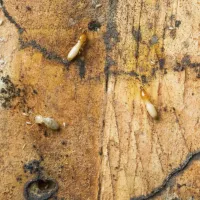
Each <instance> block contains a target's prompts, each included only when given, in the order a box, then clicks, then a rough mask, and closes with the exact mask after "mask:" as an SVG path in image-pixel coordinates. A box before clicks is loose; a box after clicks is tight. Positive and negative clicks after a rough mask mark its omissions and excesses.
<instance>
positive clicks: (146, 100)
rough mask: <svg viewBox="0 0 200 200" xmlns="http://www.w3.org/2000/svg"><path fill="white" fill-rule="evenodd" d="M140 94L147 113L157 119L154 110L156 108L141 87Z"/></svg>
mask: <svg viewBox="0 0 200 200" xmlns="http://www.w3.org/2000/svg"><path fill="white" fill-rule="evenodd" d="M140 96H141V98H142V100H143V101H144V103H145V106H146V109H147V112H148V113H149V115H150V116H151V117H152V118H154V119H158V113H157V111H156V108H155V106H154V105H153V104H152V103H151V101H150V98H149V95H148V94H147V93H146V91H145V90H144V88H143V87H141V88H140Z"/></svg>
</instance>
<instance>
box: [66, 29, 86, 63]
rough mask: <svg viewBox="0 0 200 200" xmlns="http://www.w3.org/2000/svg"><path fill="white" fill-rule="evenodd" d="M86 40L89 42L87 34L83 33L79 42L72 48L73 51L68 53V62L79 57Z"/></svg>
mask: <svg viewBox="0 0 200 200" xmlns="http://www.w3.org/2000/svg"><path fill="white" fill-rule="evenodd" d="M86 40H87V36H86V34H85V33H83V34H82V35H81V36H80V38H79V40H78V42H77V43H76V44H75V45H74V46H73V47H72V49H71V50H70V52H69V53H68V56H67V60H68V61H71V60H73V59H74V58H75V57H76V56H77V55H78V53H79V52H80V50H81V48H82V47H83V46H84V44H85V42H86Z"/></svg>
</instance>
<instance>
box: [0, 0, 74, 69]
mask: <svg viewBox="0 0 200 200" xmlns="http://www.w3.org/2000/svg"><path fill="white" fill-rule="evenodd" d="M0 4H1V5H2V11H3V13H4V15H5V17H6V18H7V19H8V21H9V22H10V23H11V24H14V25H15V27H16V28H17V30H18V33H19V43H20V45H21V48H27V47H32V48H33V49H36V50H38V51H39V52H40V53H42V55H43V56H44V57H45V58H47V59H48V60H55V61H56V62H58V63H60V64H63V65H64V66H65V67H66V66H67V67H69V65H70V63H71V62H69V61H68V60H67V59H65V58H62V57H61V56H59V55H57V54H56V53H54V52H51V51H48V50H47V49H46V48H45V47H42V46H41V45H40V44H38V43H37V42H36V41H35V40H31V41H28V42H26V41H24V40H23V39H22V38H21V36H22V33H23V32H24V31H25V29H24V28H22V27H21V26H20V25H19V24H18V23H17V22H16V21H15V19H14V18H13V17H12V16H11V15H10V14H9V12H8V11H7V9H6V7H5V6H4V2H3V0H0Z"/></svg>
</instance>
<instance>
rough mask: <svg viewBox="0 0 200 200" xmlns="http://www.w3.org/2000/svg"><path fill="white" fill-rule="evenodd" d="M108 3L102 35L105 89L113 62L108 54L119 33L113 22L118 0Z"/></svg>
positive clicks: (117, 39) (110, 0)
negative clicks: (105, 23) (104, 56)
mask: <svg viewBox="0 0 200 200" xmlns="http://www.w3.org/2000/svg"><path fill="white" fill-rule="evenodd" d="M108 3H109V5H108V19H107V27H106V33H105V34H104V36H103V39H104V43H105V47H106V63H105V68H104V73H105V91H106V92H107V90H108V82H109V70H110V67H111V66H112V65H114V64H115V61H114V60H113V59H112V58H111V56H110V55H109V54H110V52H111V51H112V48H113V46H115V44H116V43H117V42H119V33H118V31H117V25H116V23H115V14H116V8H117V3H118V0H109V2H108Z"/></svg>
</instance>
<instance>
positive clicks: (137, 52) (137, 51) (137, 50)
mask: <svg viewBox="0 0 200 200" xmlns="http://www.w3.org/2000/svg"><path fill="white" fill-rule="evenodd" d="M143 4H144V2H143V0H141V10H140V16H139V27H138V31H137V32H138V33H139V34H141V18H142V9H143ZM140 37H141V36H140ZM140 40H141V38H138V40H137V42H136V52H135V58H136V70H137V69H138V58H139V50H140Z"/></svg>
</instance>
